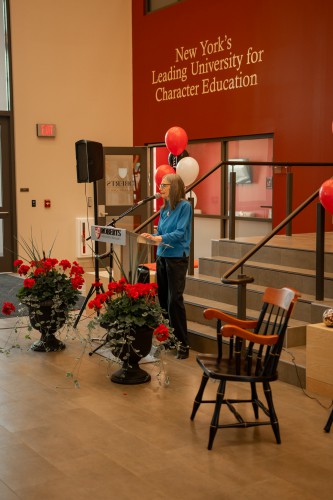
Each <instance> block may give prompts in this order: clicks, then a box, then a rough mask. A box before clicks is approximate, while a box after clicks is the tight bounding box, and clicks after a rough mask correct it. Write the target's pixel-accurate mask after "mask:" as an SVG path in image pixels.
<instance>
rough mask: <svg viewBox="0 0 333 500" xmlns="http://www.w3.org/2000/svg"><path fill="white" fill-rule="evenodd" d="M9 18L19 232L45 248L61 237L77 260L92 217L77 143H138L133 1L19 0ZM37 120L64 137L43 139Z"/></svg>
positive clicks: (61, 247)
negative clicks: (80, 221)
mask: <svg viewBox="0 0 333 500" xmlns="http://www.w3.org/2000/svg"><path fill="white" fill-rule="evenodd" d="M10 13H11V34H12V58H13V87H14V90H13V99H14V120H15V155H16V186H17V211H18V217H17V219H18V235H19V236H23V237H25V238H29V236H30V232H31V230H32V231H33V234H34V235H35V237H37V238H39V239H40V235H41V234H42V235H43V240H44V246H45V247H46V248H47V247H48V246H50V244H51V243H52V241H53V239H54V238H55V237H56V243H55V247H54V251H53V253H52V255H53V256H54V257H56V258H67V259H70V260H73V259H75V258H76V257H77V255H76V228H75V221H76V218H77V217H85V216H86V215H87V208H86V198H85V184H78V183H77V180H76V161H75V142H76V141H78V140H80V139H88V140H93V141H98V142H101V143H102V144H103V145H104V146H131V145H132V45H131V43H132V37H131V1H130V0H57V1H56V2H54V1H45V0H29V1H27V0H10ZM36 123H55V124H56V126H57V137H56V138H55V139H41V138H37V136H36ZM20 188H29V192H28V193H22V192H20ZM87 194H88V195H90V196H91V195H92V184H87ZM32 199H35V200H36V201H37V207H36V208H32V206H31V200H32ZM44 199H50V200H51V204H52V206H51V208H50V209H45V208H44ZM89 215H90V217H93V210H92V209H89Z"/></svg>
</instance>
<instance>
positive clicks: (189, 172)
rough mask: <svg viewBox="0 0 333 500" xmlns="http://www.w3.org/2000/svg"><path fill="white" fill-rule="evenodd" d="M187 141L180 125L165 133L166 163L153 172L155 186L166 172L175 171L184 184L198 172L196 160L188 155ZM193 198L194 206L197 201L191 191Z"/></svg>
mask: <svg viewBox="0 0 333 500" xmlns="http://www.w3.org/2000/svg"><path fill="white" fill-rule="evenodd" d="M187 142H188V137H187V133H186V132H185V130H184V129H183V128H181V127H171V128H169V130H168V131H167V133H166V134H165V145H166V147H167V149H168V151H169V156H168V162H169V164H168V165H160V166H159V167H158V168H157V170H156V174H155V181H156V185H157V187H158V186H159V185H160V184H161V181H162V179H163V177H164V176H165V175H167V174H174V173H175V171H176V173H177V174H178V175H179V176H180V177H181V178H182V179H183V181H184V184H185V186H189V185H190V184H192V182H194V181H195V179H196V178H197V177H198V174H199V164H198V162H197V161H196V160H195V159H194V158H191V156H189V154H188V152H187V151H186V149H185V148H186V146H187ZM191 195H192V198H194V206H195V205H196V202H197V197H196V195H195V193H194V192H193V191H191Z"/></svg>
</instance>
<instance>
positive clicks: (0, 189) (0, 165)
mask: <svg viewBox="0 0 333 500" xmlns="http://www.w3.org/2000/svg"><path fill="white" fill-rule="evenodd" d="M1 137H2V130H1V125H0V207H2V204H3V201H2V200H3V195H2V153H1V152H2V143H1Z"/></svg>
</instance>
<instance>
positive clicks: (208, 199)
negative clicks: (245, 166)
mask: <svg viewBox="0 0 333 500" xmlns="http://www.w3.org/2000/svg"><path fill="white" fill-rule="evenodd" d="M186 149H187V151H188V153H189V155H190V157H191V158H194V159H195V160H196V161H197V162H198V163H199V175H198V177H197V179H199V178H200V177H202V176H203V175H204V174H205V173H206V172H208V171H209V170H211V169H212V168H213V167H215V165H217V164H218V163H220V161H221V142H220V141H218V142H201V143H198V144H188V145H187V148H186ZM193 193H194V194H193ZM192 196H193V198H194V213H195V214H203V215H220V213H221V169H218V170H217V171H216V172H214V173H213V174H211V175H210V176H209V177H207V179H205V180H204V181H202V182H201V183H200V184H199V185H198V186H197V187H195V188H194V191H192Z"/></svg>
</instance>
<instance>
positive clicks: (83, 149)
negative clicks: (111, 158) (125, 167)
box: [75, 140, 104, 182]
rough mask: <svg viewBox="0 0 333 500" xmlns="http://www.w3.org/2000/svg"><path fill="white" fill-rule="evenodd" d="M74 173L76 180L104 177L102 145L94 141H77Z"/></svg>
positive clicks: (96, 179)
mask: <svg viewBox="0 0 333 500" xmlns="http://www.w3.org/2000/svg"><path fill="white" fill-rule="evenodd" d="M75 152H76V173H77V182H94V181H99V180H100V179H103V177H104V155H103V146H102V144H100V143H99V142H94V141H85V140H81V141H77V142H76V143H75Z"/></svg>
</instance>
